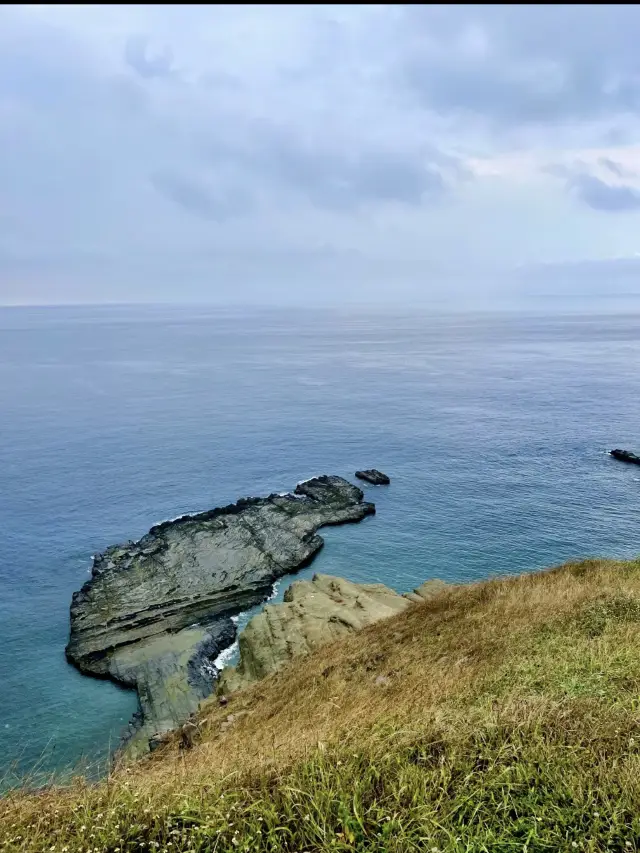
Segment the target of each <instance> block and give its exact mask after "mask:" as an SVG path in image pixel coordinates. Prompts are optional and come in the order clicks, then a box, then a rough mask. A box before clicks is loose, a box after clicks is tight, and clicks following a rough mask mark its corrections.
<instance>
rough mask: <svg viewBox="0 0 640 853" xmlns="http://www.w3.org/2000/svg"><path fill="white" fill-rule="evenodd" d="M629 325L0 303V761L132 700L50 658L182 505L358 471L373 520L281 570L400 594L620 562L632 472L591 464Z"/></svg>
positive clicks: (107, 734)
mask: <svg viewBox="0 0 640 853" xmlns="http://www.w3.org/2000/svg"><path fill="white" fill-rule="evenodd" d="M639 319H640V318H639V316H637V315H627V316H622V315H620V316H618V315H615V314H608V315H603V316H597V315H595V314H591V315H588V314H584V315H581V314H578V313H573V314H567V315H561V314H555V315H554V316H546V317H543V316H536V315H533V314H530V313H529V314H515V313H503V314H496V315H490V314H474V315H470V314H469V315H463V314H449V315H445V314H436V315H433V314H429V313H428V312H427V311H422V312H420V311H415V312H411V313H400V312H398V313H395V314H394V313H393V312H388V311H387V312H384V313H382V312H379V313H372V314H363V313H361V312H355V311H353V312H351V311H341V312H331V311H308V312H304V311H275V310H274V311H264V312H258V311H255V312H245V311H242V312H240V311H237V312H234V311H222V310H216V309H213V308H207V309H199V308H168V307H164V308H115V307H109V308H100V309H95V308H84V309H80V308H75V309H70V308H50V309H0V403H1V406H2V409H1V418H0V476H1V478H2V488H1V490H0V518H1V520H2V523H1V525H0V765H2V766H3V767H5V768H6V767H7V766H8V765H10V764H11V763H13V762H15V761H18V764H19V767H20V768H21V769H26V768H30V767H33V765H34V762H36V761H37V760H39V761H40V766H41V768H42V769H43V770H46V771H48V770H51V769H53V768H59V767H63V766H65V765H67V764H68V763H70V762H73V761H77V760H78V759H79V758H80V757H81V756H87V757H94V756H96V755H104V754H105V752H106V750H107V749H108V746H109V743H110V742H113V741H114V740H116V739H117V737H118V735H119V733H120V731H121V729H122V728H123V727H124V725H125V724H126V722H127V720H128V719H129V717H130V715H131V714H132V712H133V711H134V710H135V708H136V701H135V696H134V695H133V694H132V693H130V692H127V691H124V690H121V689H119V688H117V687H116V686H114V685H112V684H109V683H107V682H100V681H95V680H92V679H90V678H86V677H83V676H81V675H79V674H78V673H76V672H75V670H73V669H72V668H71V667H69V666H68V665H67V664H66V662H65V658H64V646H65V643H66V640H67V634H68V607H69V602H70V598H71V593H72V592H73V591H74V590H75V589H77V588H78V587H79V586H80V585H81V584H82V583H83V582H84V581H85V580H86V579H87V577H88V575H87V570H88V567H89V563H90V556H91V554H92V553H94V552H95V551H97V550H101V549H103V548H104V547H105V546H107V545H109V544H111V543H115V542H119V541H121V540H124V539H128V538H137V537H139V536H140V535H142V534H143V533H145V532H146V530H147V529H148V528H149V527H150V525H151V524H153V523H154V522H157V521H159V520H161V519H164V518H167V517H171V516H175V515H178V514H179V513H181V512H185V511H192V510H200V509H204V508H207V507H212V506H216V505H219V504H223V503H227V502H229V501H233V500H235V499H236V498H238V497H240V496H242V495H250V494H251V495H255V494H263V493H269V492H271V491H285V490H287V489H290V488H292V487H293V486H294V484H295V483H296V482H297V481H298V480H300V479H303V478H306V477H309V476H312V475H314V474H318V473H332V474H341V475H343V476H351V475H352V474H353V472H354V471H355V470H356V468H359V467H371V466H375V467H378V468H380V469H382V470H383V471H386V472H387V473H388V474H389V475H390V476H391V478H392V484H391V486H389V487H386V488H374V487H371V488H367V489H366V491H367V496H368V497H370V498H371V499H373V500H375V502H376V505H377V508H378V512H377V514H376V516H374V517H373V518H370V519H367V520H365V521H364V522H363V523H361V524H360V525H354V526H348V527H341V528H334V529H329V530H327V531H325V533H324V536H325V541H326V548H325V549H324V550H323V551H322V552H321V554H320V555H319V557H318V559H317V560H316V561H315V563H314V565H313V566H312V567H311V568H309V569H306V570H305V571H304V572H303V573H302V574H303V575H307V576H308V575H311V574H312V573H313V571H315V570H321V571H324V572H333V573H336V574H340V575H344V576H345V577H348V578H351V579H353V580H356V581H358V580H367V581H383V582H384V583H387V584H389V585H391V586H393V587H395V588H397V589H398V590H407V589H410V588H411V587H413V586H415V585H417V584H418V583H420V582H421V581H423V580H424V579H426V578H428V577H432V576H438V577H442V578H444V579H449V580H456V581H467V580H473V579H476V578H482V577H487V576H489V575H493V574H497V573H504V572H519V571H522V570H525V569H533V568H536V567H540V566H545V565H548V564H551V563H556V562H558V561H561V560H564V559H567V558H570V557H583V556H587V555H595V554H608V555H620V556H627V555H633V554H635V553H638V552H640V524H639V523H638V521H639V519H640V516H639V511H640V469H639V468H634V467H633V466H625V465H623V464H620V463H616V462H614V461H613V460H611V459H610V458H609V457H608V456H607V455H606V450H607V448H610V447H613V446H620V447H629V448H630V449H635V450H637V451H638V450H640V426H639V423H640V419H639V415H640V404H639V401H640V370H639V369H638V368H639V366H640V332H639V329H640V323H639ZM286 585H287V582H286V580H285V581H284V582H283V584H282V585H281V588H280V594H282V591H283V590H284V588H285V587H286ZM0 776H1V771H0Z"/></svg>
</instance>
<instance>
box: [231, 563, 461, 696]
mask: <svg viewBox="0 0 640 853" xmlns="http://www.w3.org/2000/svg"><path fill="white" fill-rule="evenodd" d="M446 586H447V584H445V583H444V582H443V581H440V580H431V581H427V582H426V583H424V584H422V586H420V587H418V588H417V589H415V590H414V591H413V592H410V593H406V594H405V595H400V594H399V593H397V592H395V591H394V590H392V589H389V587H387V586H384V584H381V583H371V584H367V583H361V584H357V583H351V582H350V581H347V580H344V579H343V578H338V577H332V576H331V575H321V574H316V575H314V577H313V580H311V581H307V580H301V581H295V582H294V583H292V584H291V586H290V587H289V589H287V591H286V592H285V594H284V601H283V602H282V603H281V604H267V605H266V606H265V608H264V610H263V611H262V612H261V613H259V614H257V615H256V616H254V617H253V619H251V621H250V622H249V624H248V625H247V627H246V628H245V629H244V631H243V632H242V633H241V634H240V639H239V645H240V660H239V662H238V666H237V667H231V666H229V667H225V668H224V669H223V670H222V672H221V674H220V680H219V682H218V691H219V692H220V693H221V694H229V693H232V692H234V691H235V690H239V689H240V688H242V687H246V686H247V685H249V684H251V683H252V682H254V681H257V680H258V679H260V678H264V677H265V676H266V675H269V674H270V673H273V672H276V671H277V670H278V669H280V668H281V667H282V666H284V665H285V664H286V663H288V661H290V660H291V659H292V658H294V657H298V656H300V655H306V654H309V653H310V652H312V651H314V649H317V648H319V647H320V646H323V645H325V644H326V643H330V642H332V641H333V640H336V639H338V638H339V637H342V636H344V635H345V634H349V633H352V632H354V631H358V630H360V629H361V628H364V627H365V626H366V625H371V624H372V623H374V622H378V621H380V620H381V619H387V618H389V617H390V616H394V615H395V614H396V613H400V612H401V611H403V610H405V609H406V608H407V607H409V606H410V605H411V603H412V602H415V603H423V602H425V601H428V600H429V599H430V598H432V597H433V596H434V595H437V594H438V593H439V592H441V591H442V589H443V588H444V587H446Z"/></svg>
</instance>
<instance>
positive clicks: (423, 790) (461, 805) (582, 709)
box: [0, 560, 640, 853]
mask: <svg viewBox="0 0 640 853" xmlns="http://www.w3.org/2000/svg"><path fill="white" fill-rule="evenodd" d="M229 714H232V715H234V718H233V719H232V720H231V721H230V722H227V721H226V718H227V717H228V715H229ZM0 850H21V851H61V853H72V851H73V852H74V853H75V851H109V853H124V851H149V850H150V851H155V850H160V851H171V853H179V851H212V853H213V851H216V853H223V851H264V853H267V851H268V853H276V851H278V853H279V851H287V853H303V851H307V853H311V851H354V850H356V851H380V853H393V851H398V853H399V851H403V853H404V851H414V850H415V851H418V850H419V851H436V850H437V851H491V853H494V851H496V853H497V852H498V851H520V853H521V852H522V851H528V853H533V851H564V850H566V851H575V850H582V851H605V850H613V851H625V853H627V851H630V850H631V851H634V850H640V561H638V562H625V563H622V562H613V561H598V560H592V561H587V562H583V563H575V564H568V565H565V566H561V567H559V568H557V569H553V570H551V571H548V572H540V573H536V574H532V575H524V576H519V577H514V578H508V579H500V580H493V581H489V582H485V583H481V584H475V585H471V586H461V587H454V588H451V589H450V590H448V591H445V592H444V593H442V594H441V595H440V596H438V597H437V598H436V599H434V600H433V601H431V602H429V603H427V604H424V605H416V606H415V607H412V608H410V609H409V610H408V611H407V612H405V613H403V614H401V615H400V616H398V617H396V618H394V619H392V620H389V621H387V622H384V623H380V624H378V625H375V626H372V627H371V628H368V629H366V630H365V631H363V632H362V633H360V634H358V635H354V636H352V637H349V638H347V639H346V640H343V641H340V642H338V643H336V644H334V645H332V646H330V647H327V648H325V649H323V650H322V651H321V652H320V653H317V654H315V655H314V656H312V657H310V658H308V659H305V660H301V661H299V662H297V663H296V664H295V665H292V666H290V667H289V668H288V669H286V670H285V671H283V672H281V673H280V674H278V675H277V676H274V677H272V678H270V679H267V680H265V681H263V682H261V683H259V684H257V685H255V686H254V687H253V688H251V689H249V690H247V691H246V692H244V693H240V694H238V695H237V696H235V697H233V698H232V699H231V701H230V702H229V705H228V706H226V707H224V708H223V707H220V706H219V704H218V703H217V702H216V701H212V702H211V703H210V704H209V705H208V707H207V708H205V709H204V711H203V714H202V720H201V728H200V734H199V739H198V740H197V742H196V744H195V746H194V747H193V748H192V749H189V750H181V749H179V748H178V744H177V741H176V742H174V743H172V744H170V745H169V746H168V747H167V748H165V749H163V750H162V751H159V752H156V753H154V754H153V755H152V756H150V757H149V758H147V759H145V760H143V761H141V762H138V763H137V764H134V765H131V766H129V767H120V768H118V769H116V770H115V771H114V773H113V774H112V776H111V777H110V778H109V779H108V780H106V781H104V782H103V783H100V784H98V785H94V786H91V785H87V784H85V783H83V782H82V780H78V781H77V782H76V783H75V784H74V785H73V786H71V787H69V788H66V789H62V788H60V789H56V788H51V789H48V790H46V791H43V792H40V793H35V794H29V793H27V792H24V791H17V792H15V793H13V794H11V795H10V796H8V797H6V798H5V799H4V800H2V801H0Z"/></svg>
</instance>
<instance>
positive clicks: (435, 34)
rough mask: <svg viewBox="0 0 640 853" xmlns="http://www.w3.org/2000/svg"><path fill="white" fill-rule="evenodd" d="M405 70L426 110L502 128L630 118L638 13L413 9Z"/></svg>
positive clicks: (637, 88) (560, 8)
mask: <svg viewBox="0 0 640 853" xmlns="http://www.w3.org/2000/svg"><path fill="white" fill-rule="evenodd" d="M406 23H407V26H410V28H411V31H412V36H411V38H410V39H408V43H409V45H410V47H409V49H408V50H405V52H404V54H403V58H402V59H401V60H400V62H399V64H400V67H401V70H402V72H403V73H404V75H405V79H406V81H407V82H408V84H409V85H410V86H411V87H412V88H413V90H414V91H415V92H416V93H417V95H418V96H419V97H420V99H421V102H422V103H423V104H424V105H425V106H427V107H428V108H430V109H433V110H436V111H438V112H439V113H441V114H443V115H450V114H462V115H467V116H471V117H476V118H477V119H480V120H483V121H485V122H487V123H489V124H491V125H493V126H494V127H496V128H502V129H503V130H504V129H505V128H514V127H522V126H531V125H558V124H564V123H567V122H570V121H589V120H594V119H597V120H601V119H607V118H611V117H613V116H625V115H626V114H628V113H629V112H635V111H636V110H637V109H638V106H639V105H640V54H638V51H637V48H636V43H637V32H638V30H639V28H640V9H639V8H638V7H636V6H621V5H606V6H605V5H592V6H585V5H580V4H577V5H573V6H571V5H566V4H558V5H535V4H532V5H517V4H513V5H508V4H507V5H488V6H474V7H470V6H466V5H457V6H456V5H451V6H424V5H423V6H415V7H407V9H406Z"/></svg>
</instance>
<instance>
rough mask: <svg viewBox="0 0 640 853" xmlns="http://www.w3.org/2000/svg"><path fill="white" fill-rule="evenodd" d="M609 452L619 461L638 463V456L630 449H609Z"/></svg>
mask: <svg viewBox="0 0 640 853" xmlns="http://www.w3.org/2000/svg"><path fill="white" fill-rule="evenodd" d="M609 454H610V456H613V458H614V459H619V460H620V461H621V462H632V463H633V464H634V465H640V456H636V454H635V453H632V452H631V451H630V450H610V451H609Z"/></svg>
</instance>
